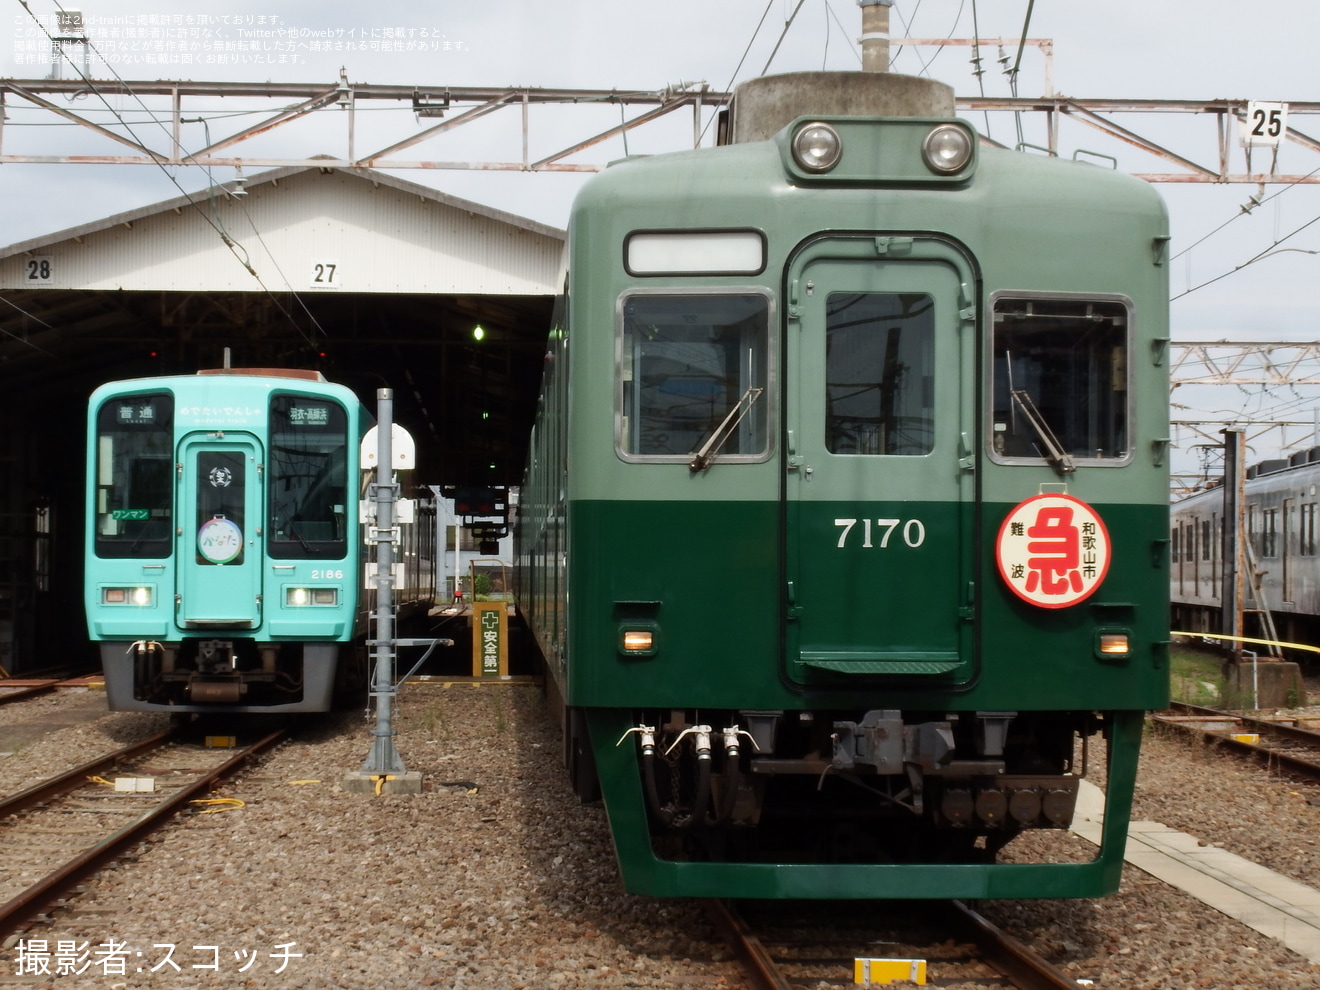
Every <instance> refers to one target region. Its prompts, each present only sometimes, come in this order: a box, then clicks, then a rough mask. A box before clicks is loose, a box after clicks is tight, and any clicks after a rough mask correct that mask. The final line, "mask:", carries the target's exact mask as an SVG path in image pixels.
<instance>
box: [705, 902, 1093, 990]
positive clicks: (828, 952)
mask: <svg viewBox="0 0 1320 990" xmlns="http://www.w3.org/2000/svg"><path fill="white" fill-rule="evenodd" d="M707 909H708V912H709V914H710V916H711V920H712V921H713V923H714V924H715V926H716V928H717V929H718V930H719V931H720V932H721V934H722V935H723V936H724V938H725V940H726V941H727V942H728V943H729V945H730V947H731V948H732V949H733V950H734V952H735V953H736V954H737V955H738V958H739V959H740V960H741V961H742V963H743V966H744V969H745V970H746V972H747V975H748V979H749V980H750V982H751V985H752V986H753V987H754V988H755V990H802V988H808V987H809V988H813V990H814V988H816V987H820V986H852V985H854V984H855V983H862V982H863V978H864V975H865V971H864V970H863V966H862V965H861V964H859V960H882V961H883V964H881V965H875V964H872V969H871V972H872V973H873V975H872V977H871V979H872V983H873V984H874V985H877V986H879V985H882V984H884V983H886V982H888V981H889V980H898V979H903V980H907V979H911V980H913V981H918V976H920V981H918V982H924V984H925V985H927V986H963V985H973V986H977V987H982V988H985V990H993V988H997V987H1001V988H1017V990H1063V988H1072V990H1075V988H1076V987H1077V983H1076V982H1074V981H1073V980H1071V979H1070V978H1069V977H1067V976H1066V975H1064V973H1063V972H1062V971H1060V970H1059V969H1058V968H1056V967H1055V966H1054V965H1053V964H1052V963H1050V962H1049V961H1048V960H1047V959H1045V958H1044V957H1042V956H1040V955H1037V954H1036V953H1035V952H1033V951H1032V950H1031V949H1029V948H1027V947H1026V946H1025V945H1023V944H1022V943H1021V942H1019V941H1018V940H1017V939H1015V938H1013V937H1012V936H1011V935H1008V934H1007V933H1006V932H1003V931H1001V930H1000V929H998V928H996V927H995V926H994V925H992V924H991V923H990V922H989V921H987V920H986V919H985V918H983V917H981V915H979V914H978V913H977V912H975V911H974V910H972V909H971V908H969V907H968V906H967V905H965V904H963V903H962V902H960V901H932V902H912V901H907V902H903V903H902V904H901V905H897V906H896V905H894V904H890V905H885V904H879V905H871V904H855V903H852V902H849V903H847V904H845V905H843V906H842V907H841V906H840V905H838V904H829V903H820V904H810V905H803V904H802V903H795V904H794V903H787V904H786V903H782V902H778V903H765V904H753V905H744V906H742V907H741V908H740V907H736V906H735V905H733V904H732V903H730V902H728V901H710V902H708V906H707Z"/></svg>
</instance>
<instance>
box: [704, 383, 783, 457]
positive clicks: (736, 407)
mask: <svg viewBox="0 0 1320 990" xmlns="http://www.w3.org/2000/svg"><path fill="white" fill-rule="evenodd" d="M764 391H765V389H763V388H756V387H755V386H749V387H748V389H747V391H746V392H744V393H743V394H742V397H741V398H740V399H739V400H738V401H737V402H735V403H734V404H733V408H732V409H730V410H729V414H728V415H727V416H725V417H724V421H723V422H722V423H720V425H719V426H717V427H715V432H714V433H712V434H711V435H710V439H709V440H707V441H706V442H705V443H703V444H702V445H701V447H700V449H698V450H695V451H693V453H692V460H690V461H688V470H689V471H691V472H692V473H693V474H696V473H697V472H698V471H704V470H706V468H708V467H710V465H711V462H712V461H714V460H715V457H716V455H717V454H719V452H720V448H721V447H723V446H724V444H725V443H726V442H727V441H728V439H729V437H731V436H733V431H734V429H736V428H737V426H738V424H739V423H741V422H742V421H743V417H744V416H746V415H747V413H748V412H749V411H750V410H751V408H752V405H753V404H754V403H755V402H756V400H757V399H759V398H760V397H761V393H762V392H764Z"/></svg>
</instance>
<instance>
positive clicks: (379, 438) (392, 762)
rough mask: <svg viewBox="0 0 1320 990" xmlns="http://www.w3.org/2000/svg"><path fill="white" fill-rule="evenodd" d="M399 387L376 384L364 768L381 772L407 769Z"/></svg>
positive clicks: (401, 771) (391, 772) (387, 772)
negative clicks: (399, 662)
mask: <svg viewBox="0 0 1320 990" xmlns="http://www.w3.org/2000/svg"><path fill="white" fill-rule="evenodd" d="M393 432H394V390H393V389H388V388H381V389H377V390H376V484H375V485H374V486H373V496H372V500H373V501H374V502H375V505H376V525H375V528H374V529H373V530H372V534H371V535H372V539H373V542H375V544H376V636H375V639H373V640H372V644H371V652H372V657H373V658H374V661H375V662H374V664H373V669H374V671H375V674H374V677H373V679H372V685H371V696H372V697H373V698H374V699H375V701H376V727H375V728H374V729H372V731H371V735H372V743H371V753H370V754H369V755H368V756H367V761H366V763H364V764H363V766H362V769H363V771H364V772H365V773H369V774H373V775H376V776H383V775H386V774H400V773H403V769H404V768H403V758H402V757H401V756H400V755H399V752H398V750H397V749H395V747H394V735H395V732H394V721H393V716H394V711H393V703H394V694H395V687H394V659H395V642H394V638H395V634H394V540H395V526H394V500H395V496H396V493H397V489H398V485H397V484H396V483H395V482H394V463H393V461H394V450H393V445H392V442H391V441H392V440H393V437H392V433H393Z"/></svg>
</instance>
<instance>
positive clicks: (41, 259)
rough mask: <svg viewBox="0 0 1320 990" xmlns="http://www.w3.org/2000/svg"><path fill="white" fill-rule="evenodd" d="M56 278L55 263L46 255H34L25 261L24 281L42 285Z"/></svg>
mask: <svg viewBox="0 0 1320 990" xmlns="http://www.w3.org/2000/svg"><path fill="white" fill-rule="evenodd" d="M54 278H55V262H54V261H53V260H52V259H51V258H50V257H49V256H46V255H35V254H34V255H33V256H32V257H30V258H25V259H24V260H23V281H24V282H26V283H28V284H29V285H32V284H36V285H41V284H43V283H45V282H50V281H52V280H53V279H54Z"/></svg>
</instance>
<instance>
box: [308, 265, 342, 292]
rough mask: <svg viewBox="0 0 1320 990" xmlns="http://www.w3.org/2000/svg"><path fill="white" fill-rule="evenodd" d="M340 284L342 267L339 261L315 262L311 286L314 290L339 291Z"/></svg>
mask: <svg viewBox="0 0 1320 990" xmlns="http://www.w3.org/2000/svg"><path fill="white" fill-rule="evenodd" d="M339 284H340V265H339V262H337V261H313V262H312V271H311V280H310V286H311V288H313V289H337V288H339Z"/></svg>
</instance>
